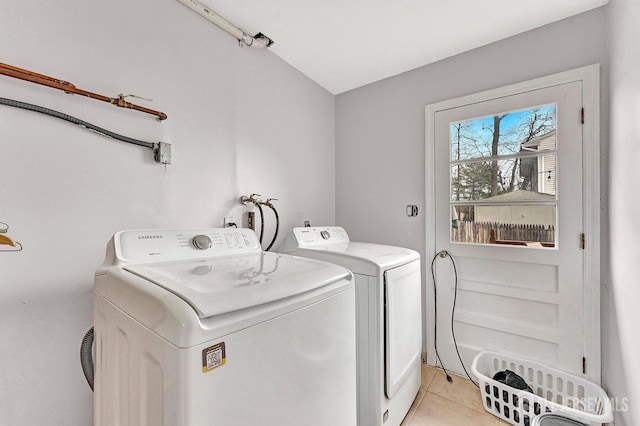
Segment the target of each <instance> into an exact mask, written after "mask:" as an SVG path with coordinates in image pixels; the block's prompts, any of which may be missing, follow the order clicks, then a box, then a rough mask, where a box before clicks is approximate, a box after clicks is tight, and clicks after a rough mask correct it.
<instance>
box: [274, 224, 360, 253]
mask: <svg viewBox="0 0 640 426" xmlns="http://www.w3.org/2000/svg"><path fill="white" fill-rule="evenodd" d="M348 242H349V236H348V235H347V232H346V231H345V230H344V228H342V227H340V226H314V227H305V228H293V231H291V232H290V233H289V234H288V235H287V236H286V238H285V242H284V246H283V248H284V249H285V250H286V249H294V248H297V247H316V246H326V245H329V244H340V243H348Z"/></svg>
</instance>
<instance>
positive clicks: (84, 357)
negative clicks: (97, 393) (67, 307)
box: [80, 327, 94, 390]
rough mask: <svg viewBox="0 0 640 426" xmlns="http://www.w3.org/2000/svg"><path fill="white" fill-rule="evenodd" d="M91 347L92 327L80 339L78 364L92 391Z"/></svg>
mask: <svg viewBox="0 0 640 426" xmlns="http://www.w3.org/2000/svg"><path fill="white" fill-rule="evenodd" d="M92 346H93V327H91V328H90V329H89V331H87V334H85V335H84V338H83V339H82V344H81V345H80V364H81V365H82V372H83V373H84V377H85V378H86V379H87V383H89V387H90V388H91V390H93V377H94V371H93V355H92V353H91V350H92Z"/></svg>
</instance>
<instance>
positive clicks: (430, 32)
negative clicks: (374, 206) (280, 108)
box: [194, 0, 608, 94]
mask: <svg viewBox="0 0 640 426" xmlns="http://www.w3.org/2000/svg"><path fill="white" fill-rule="evenodd" d="M607 1H608V0H438V1H437V0H395V1H394V0H386V1H385V0H315V1H309V0H307V1H304V0H201V3H203V4H206V5H207V6H209V7H210V8H211V9H213V10H214V11H215V12H217V13H218V14H220V15H222V16H223V17H224V18H225V19H227V20H229V21H230V22H232V23H233V24H235V25H236V26H238V27H240V28H242V29H243V30H244V31H245V32H247V33H248V34H251V35H253V34H255V33H257V32H262V33H263V34H265V35H267V36H268V37H270V38H272V39H273V40H274V41H275V44H273V45H272V46H271V47H270V49H271V50H272V51H273V52H274V53H275V54H276V55H278V56H279V57H281V58H282V59H283V60H285V61H286V62H288V63H289V64H291V65H292V66H294V67H295V68H297V69H298V70H300V71H301V72H302V73H304V74H305V75H307V76H308V77H309V78H311V79H312V80H314V81H316V82H317V83H318V84H320V85H321V86H323V87H325V88H326V89H327V90H329V91H330V92H331V93H333V94H338V93H341V92H345V91H347V90H350V89H354V88H356V87H360V86H363V85H365V84H368V83H372V82H374V81H378V80H381V79H383V78H386V77H390V76H392V75H396V74H399V73H402V72H405V71H408V70H411V69H414V68H417V67H420V66H423V65H426V64H429V63H432V62H435V61H438V60H440V59H444V58H447V57H450V56H453V55H456V54H458V53H462V52H465V51H467V50H471V49H474V48H476V47H479V46H483V45H485V44H488V43H492V42H494V41H497V40H500V39H503V38H506V37H510V36H512V35H515V34H518V33H521V32H524V31H527V30H530V29H533V28H536V27H539V26H542V25H545V24H548V23H551V22H554V21H557V20H560V19H563V18H566V17H569V16H572V15H576V14H578V13H581V12H585V11H587V10H590V9H594V8H596V7H599V6H602V5H604V4H606V3H607ZM195 16H196V15H194V18H195ZM200 19H202V18H200Z"/></svg>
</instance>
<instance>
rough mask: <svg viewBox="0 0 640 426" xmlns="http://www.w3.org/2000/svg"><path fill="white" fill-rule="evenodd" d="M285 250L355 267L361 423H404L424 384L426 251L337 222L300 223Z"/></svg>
mask: <svg viewBox="0 0 640 426" xmlns="http://www.w3.org/2000/svg"><path fill="white" fill-rule="evenodd" d="M282 251H283V252H285V253H290V254H294V255H297V256H303V257H306V258H313V259H318V260H323V261H326V262H331V263H335V264H337V265H341V266H344V267H345V268H347V269H349V270H351V271H352V272H353V273H354V275H355V280H356V315H357V320H356V322H357V325H356V330H357V331H356V335H357V341H358V344H357V345H358V349H357V353H358V361H357V364H358V424H359V425H360V426H371V425H384V426H396V425H399V424H400V423H401V422H402V420H403V418H404V417H405V415H406V414H407V412H408V411H409V408H410V407H411V404H412V402H413V400H414V399H415V397H416V395H417V393H418V390H419V388H420V354H421V348H422V313H421V312H422V308H421V306H422V303H421V300H422V296H421V278H420V255H419V254H418V253H417V252H415V251H413V250H409V249H406V248H401V247H393V246H385V245H379V244H369V243H357V242H351V241H349V236H348V235H347V233H346V231H345V230H344V229H343V228H341V227H337V226H332V227H309V228H294V229H293V230H292V231H291V232H289V233H288V234H287V236H286V237H285V241H284V243H283V246H282Z"/></svg>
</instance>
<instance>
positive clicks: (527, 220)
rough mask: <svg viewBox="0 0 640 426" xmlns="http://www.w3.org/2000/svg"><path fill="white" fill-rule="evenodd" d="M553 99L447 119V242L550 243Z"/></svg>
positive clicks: (554, 145) (553, 193)
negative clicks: (448, 224)
mask: <svg viewBox="0 0 640 426" xmlns="http://www.w3.org/2000/svg"><path fill="white" fill-rule="evenodd" d="M556 114H557V105H556V104H549V105H542V106H536V107H530V108H527V109H523V110H517V111H509V112H500V113H495V114H493V115H489V116H484V117H480V118H474V119H471V120H466V121H458V122H453V123H450V124H449V135H450V156H449V163H450V205H451V222H450V226H451V241H452V242H457V243H475V244H503V245H508V246H509V245H510V246H529V247H532V246H533V247H547V248H552V247H555V241H556V238H555V234H556V226H557V220H556V210H557V201H558V199H557V192H556V186H557V173H556V164H557V137H556Z"/></svg>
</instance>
